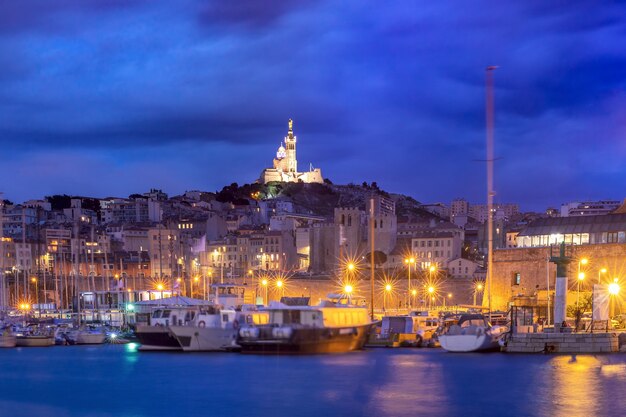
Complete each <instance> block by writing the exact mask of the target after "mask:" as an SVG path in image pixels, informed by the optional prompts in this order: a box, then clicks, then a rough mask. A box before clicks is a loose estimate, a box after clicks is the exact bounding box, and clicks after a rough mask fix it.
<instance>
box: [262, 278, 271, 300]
mask: <svg viewBox="0 0 626 417" xmlns="http://www.w3.org/2000/svg"><path fill="white" fill-rule="evenodd" d="M267 284H268V283H267V279H266V278H263V280H262V281H261V285H263V287H264V288H265V298H264V299H263V301H264V303H265V305H269V303H270V300H269V299H268V298H267Z"/></svg>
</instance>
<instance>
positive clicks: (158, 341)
mask: <svg viewBox="0 0 626 417" xmlns="http://www.w3.org/2000/svg"><path fill="white" fill-rule="evenodd" d="M193 309H195V307H190V306H185V307H164V308H157V309H156V310H154V312H153V313H152V315H151V316H150V323H149V324H148V325H144V324H137V327H136V329H135V335H136V336H137V339H138V340H139V343H140V346H139V350H142V351H152V350H182V346H181V345H180V342H179V341H178V339H177V338H176V336H174V334H173V333H172V332H171V330H170V329H169V326H170V324H173V323H176V324H178V323H179V320H180V323H181V324H182V320H183V318H184V317H185V315H186V314H187V312H189V311H192V310H193Z"/></svg>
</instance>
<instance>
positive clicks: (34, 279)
mask: <svg viewBox="0 0 626 417" xmlns="http://www.w3.org/2000/svg"><path fill="white" fill-rule="evenodd" d="M30 282H32V283H33V284H35V303H37V305H39V282H37V278H35V277H32V278H31V279H30ZM40 313H41V311H40Z"/></svg>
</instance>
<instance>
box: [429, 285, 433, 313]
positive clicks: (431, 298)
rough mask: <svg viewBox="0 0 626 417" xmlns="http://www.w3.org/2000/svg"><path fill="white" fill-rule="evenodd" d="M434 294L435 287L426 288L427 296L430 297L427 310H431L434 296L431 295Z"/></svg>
mask: <svg viewBox="0 0 626 417" xmlns="http://www.w3.org/2000/svg"><path fill="white" fill-rule="evenodd" d="M434 293H435V287H433V286H432V285H431V286H430V287H428V296H429V297H430V300H429V301H428V309H429V310H430V309H431V308H433V299H434V296H433V294H434Z"/></svg>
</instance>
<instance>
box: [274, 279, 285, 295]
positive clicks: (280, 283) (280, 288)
mask: <svg viewBox="0 0 626 417" xmlns="http://www.w3.org/2000/svg"><path fill="white" fill-rule="evenodd" d="M276 288H278V289H279V290H280V291H281V293H280V296H281V299H282V297H284V296H285V289H284V288H283V281H282V280H280V279H279V280H278V281H276Z"/></svg>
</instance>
